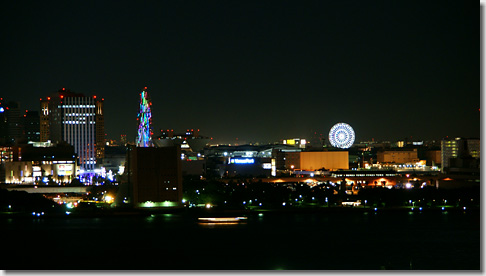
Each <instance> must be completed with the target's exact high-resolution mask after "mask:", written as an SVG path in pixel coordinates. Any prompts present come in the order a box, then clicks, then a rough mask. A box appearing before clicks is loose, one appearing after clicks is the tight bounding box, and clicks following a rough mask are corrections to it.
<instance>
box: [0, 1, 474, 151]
mask: <svg viewBox="0 0 486 276" xmlns="http://www.w3.org/2000/svg"><path fill="white" fill-rule="evenodd" d="M474 7H476V8H474ZM478 11H479V8H478V6H477V3H474V5H473V3H472V1H471V2H470V1H440V2H432V1H59V2H53V1H33V2H25V1H9V2H5V1H4V2H2V8H1V9H0V21H1V27H0V28H1V33H2V44H1V45H2V46H1V49H2V50H1V52H0V54H1V60H2V62H1V63H0V70H1V74H2V76H3V78H2V79H3V81H2V82H0V89H1V91H2V93H1V94H2V95H3V97H4V98H6V99H7V100H14V101H19V102H20V103H21V106H22V108H26V109H33V110H39V98H41V97H46V96H47V95H49V94H50V93H52V92H54V91H57V90H58V89H60V88H62V87H66V88H68V89H71V90H72V91H74V92H79V93H84V94H86V95H97V96H99V97H103V98H104V99H105V124H106V133H107V134H108V138H112V139H113V138H115V139H118V138H119V136H120V134H127V136H128V138H129V139H134V137H135V135H136V127H137V125H136V124H137V123H136V115H137V111H138V96H139V92H140V90H141V89H142V88H143V87H144V86H148V87H149V93H150V94H151V98H152V102H153V105H152V108H153V125H154V130H158V129H160V128H172V129H174V130H175V131H180V132H182V131H184V130H185V129H187V128H199V129H201V134H203V135H207V136H212V137H214V139H215V141H217V142H234V139H235V138H239V140H240V142H243V141H246V142H273V141H277V140H279V139H282V138H294V137H304V138H310V135H311V133H312V132H313V131H317V132H318V133H323V134H324V135H325V136H327V134H328V132H329V129H330V128H331V127H332V126H333V125H334V124H335V123H338V122H346V123H349V124H350V125H351V126H352V127H353V128H354V130H355V132H356V136H357V137H356V138H357V140H358V141H365V140H371V138H375V139H376V140H391V141H393V140H396V139H404V138H405V137H410V136H412V137H413V140H429V139H441V138H443V137H445V136H449V137H456V136H462V137H479V135H480V120H479V119H480V116H479V111H478V108H479V107H480V91H479V83H480V75H479V69H480V61H479V60H480V53H479V51H478V48H477V47H478V45H479V43H480V36H479V23H480V22H479V16H478ZM156 132H157V131H156Z"/></svg>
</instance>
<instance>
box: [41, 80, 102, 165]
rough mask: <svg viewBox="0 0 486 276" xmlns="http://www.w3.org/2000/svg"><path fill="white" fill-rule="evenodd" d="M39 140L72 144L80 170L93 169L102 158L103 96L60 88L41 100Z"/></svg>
mask: <svg viewBox="0 0 486 276" xmlns="http://www.w3.org/2000/svg"><path fill="white" fill-rule="evenodd" d="M40 105H41V114H40V140H41V142H46V141H48V140H50V141H52V142H54V143H58V142H61V141H65V142H67V143H69V144H71V145H73V146H74V151H75V153H76V154H77V155H78V158H79V165H80V168H81V169H82V170H83V171H86V172H92V171H93V170H94V169H95V167H96V163H97V159H102V158H103V157H104V147H105V143H104V139H105V134H104V114H103V99H99V98H97V97H96V96H91V97H87V96H84V95H83V94H78V93H73V92H71V91H69V90H66V89H64V88H63V89H61V90H59V91H58V92H56V93H55V94H54V95H52V96H51V97H46V98H44V99H41V101H40Z"/></svg>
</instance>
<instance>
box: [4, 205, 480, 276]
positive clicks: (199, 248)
mask: <svg viewBox="0 0 486 276" xmlns="http://www.w3.org/2000/svg"><path fill="white" fill-rule="evenodd" d="M1 221H2V222H1V223H2V225H0V226H1V227H2V233H4V237H8V239H6V240H7V241H8V242H10V243H11V245H10V246H8V248H9V252H10V254H7V255H8V256H7V257H6V258H5V260H4V262H2V263H4V264H8V265H7V267H6V268H5V269H156V270H160V269H211V270H217V269H224V270H226V269H257V270H261V269H264V270H266V269H270V270H273V269H277V268H281V269H297V270H306V269H309V270H330V269H332V270H334V269H338V270H339V269H345V270H350V269H359V270H367V269H372V270H376V269H383V268H385V269H406V270H408V269H410V267H411V263H413V269H416V270H423V269H434V270H438V269H461V270H462V269H479V268H480V266H479V264H480V258H479V256H480V216H479V212H477V213H473V212H437V213H428V212H403V213H393V212H390V213H386V212H379V211H378V212H374V211H371V212H365V213H346V214H339V213H329V214H319V213H313V214H292V213H290V214H278V213H260V214H258V213H255V214H251V215H248V216H247V219H246V220H245V222H244V223H242V222H226V221H225V222H218V223H211V222H206V223H201V222H200V221H199V220H198V217H196V216H193V215H190V214H184V213H179V214H153V215H149V216H146V217H137V216H131V217H102V218H76V217H67V218H65V219H61V218H42V219H25V218H8V219H3V220H1ZM26 252H29V256H36V257H35V258H31V260H30V261H29V262H21V263H19V262H16V261H15V260H18V258H20V257H21V256H25V253H26ZM60 252H63V253H62V254H61V253H60ZM140 252H155V253H154V254H142V255H140V254H141V253H140ZM200 252H204V254H201V253H200ZM141 257H143V258H141ZM80 260H82V261H80ZM14 264H20V265H19V266H17V267H13V265H14ZM8 266H12V267H8Z"/></svg>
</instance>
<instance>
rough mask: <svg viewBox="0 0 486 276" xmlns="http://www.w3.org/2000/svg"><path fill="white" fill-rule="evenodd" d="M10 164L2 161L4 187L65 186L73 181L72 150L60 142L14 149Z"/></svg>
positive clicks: (74, 169)
mask: <svg viewBox="0 0 486 276" xmlns="http://www.w3.org/2000/svg"><path fill="white" fill-rule="evenodd" d="M12 152H13V154H12V155H13V157H12V161H10V162H5V171H6V173H5V183H6V184H42V185H60V184H68V183H71V181H72V180H73V179H74V178H76V171H77V167H76V155H75V153H74V147H73V146H71V145H69V144H66V143H61V144H59V145H53V144H51V143H39V142H37V143H30V144H26V145H21V146H14V147H13V151H12Z"/></svg>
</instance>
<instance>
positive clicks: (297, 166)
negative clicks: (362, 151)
mask: <svg viewBox="0 0 486 276" xmlns="http://www.w3.org/2000/svg"><path fill="white" fill-rule="evenodd" d="M285 167H286V168H287V169H293V170H305V171H315V170H319V169H326V170H331V171H333V170H339V169H343V170H347V169H349V154H348V152H347V151H303V152H288V153H286V154H285Z"/></svg>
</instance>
